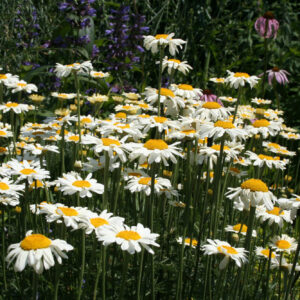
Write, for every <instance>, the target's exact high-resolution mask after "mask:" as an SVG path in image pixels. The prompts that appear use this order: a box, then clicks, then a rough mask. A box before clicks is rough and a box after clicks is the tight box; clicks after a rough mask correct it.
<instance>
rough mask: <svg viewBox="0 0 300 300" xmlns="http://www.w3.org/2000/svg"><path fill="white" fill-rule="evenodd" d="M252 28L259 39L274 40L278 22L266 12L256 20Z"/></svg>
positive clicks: (271, 14)
mask: <svg viewBox="0 0 300 300" xmlns="http://www.w3.org/2000/svg"><path fill="white" fill-rule="evenodd" d="M254 28H255V30H256V31H257V33H258V34H259V35H260V36H261V37H263V38H266V39H269V38H274V39H275V38H276V36H277V31H278V29H279V22H278V21H277V20H276V19H275V18H274V15H273V13H271V12H270V11H267V12H266V13H265V14H264V15H263V16H262V17H259V18H258V19H257V20H256V22H255V24H254Z"/></svg>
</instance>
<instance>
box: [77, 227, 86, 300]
mask: <svg viewBox="0 0 300 300" xmlns="http://www.w3.org/2000/svg"><path fill="white" fill-rule="evenodd" d="M84 267H85V231H84V230H82V231H81V268H80V273H79V282H78V289H77V300H79V299H80V298H81V294H82V289H83V287H82V284H83V275H84Z"/></svg>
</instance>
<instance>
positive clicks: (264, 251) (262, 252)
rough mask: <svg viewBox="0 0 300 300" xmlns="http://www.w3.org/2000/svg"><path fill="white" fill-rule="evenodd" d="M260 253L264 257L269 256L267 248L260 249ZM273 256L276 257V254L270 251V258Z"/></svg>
mask: <svg viewBox="0 0 300 300" xmlns="http://www.w3.org/2000/svg"><path fill="white" fill-rule="evenodd" d="M260 253H261V254H262V255H264V256H266V257H269V256H270V250H269V249H262V250H261V251H260ZM275 257H276V255H275V254H274V252H272V254H271V258H275Z"/></svg>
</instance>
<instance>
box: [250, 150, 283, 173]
mask: <svg viewBox="0 0 300 300" xmlns="http://www.w3.org/2000/svg"><path fill="white" fill-rule="evenodd" d="M245 154H246V155H247V156H248V157H249V159H250V160H251V161H252V163H253V166H258V167H259V168H262V167H263V166H267V167H268V168H269V169H272V168H275V169H281V170H284V169H285V166H286V163H287V162H285V161H283V160H281V159H280V157H279V156H269V155H265V154H256V153H254V152H252V151H246V153H245Z"/></svg>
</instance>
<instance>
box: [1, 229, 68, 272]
mask: <svg viewBox="0 0 300 300" xmlns="http://www.w3.org/2000/svg"><path fill="white" fill-rule="evenodd" d="M71 250H73V246H71V245H69V244H68V243H67V242H66V241H64V240H59V239H56V240H51V239H49V238H47V237H46V236H44V235H42V234H38V233H35V234H34V233H32V230H30V231H27V233H26V237H25V238H24V239H23V240H22V241H21V242H20V243H16V244H12V245H10V246H9V247H8V255H7V257H6V261H7V262H8V265H10V264H11V263H12V262H13V261H14V260H16V262H15V265H14V270H15V272H22V271H23V270H24V269H25V267H26V265H28V266H30V267H32V268H33V269H34V271H35V272H36V273H37V274H41V273H43V270H44V269H45V270H48V269H50V268H51V267H53V266H54V265H55V261H54V257H53V254H54V256H55V257H56V260H57V262H58V263H59V264H61V263H62V258H65V259H66V258H68V256H67V255H66V254H65V253H64V251H66V252H68V251H71Z"/></svg>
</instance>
